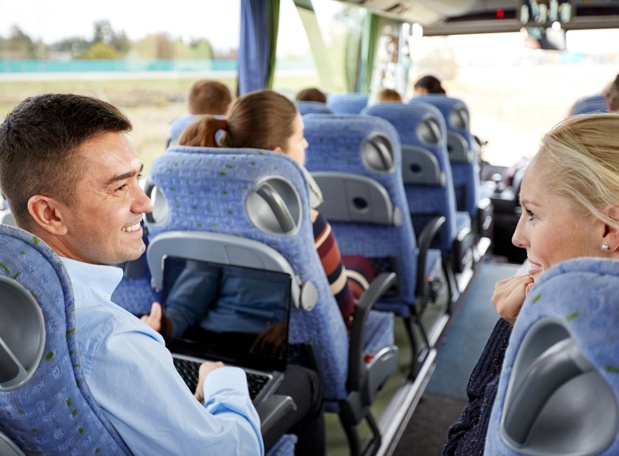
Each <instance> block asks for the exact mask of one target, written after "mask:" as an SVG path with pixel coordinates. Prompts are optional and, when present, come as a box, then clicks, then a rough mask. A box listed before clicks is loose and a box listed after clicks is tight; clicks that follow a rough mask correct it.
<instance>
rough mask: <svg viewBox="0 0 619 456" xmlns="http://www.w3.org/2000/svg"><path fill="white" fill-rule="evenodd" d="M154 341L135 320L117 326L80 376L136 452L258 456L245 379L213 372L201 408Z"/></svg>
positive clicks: (256, 422)
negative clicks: (204, 401) (82, 375)
mask: <svg viewBox="0 0 619 456" xmlns="http://www.w3.org/2000/svg"><path fill="white" fill-rule="evenodd" d="M138 325H139V326H138ZM142 328H143V329H142ZM155 336H156V335H155V334H154V333H150V331H149V330H148V329H147V328H146V327H145V326H144V325H142V324H141V323H139V322H138V321H134V322H131V321H126V320H124V321H121V322H119V323H118V324H117V325H115V327H113V328H112V329H111V330H110V332H109V333H108V334H106V335H105V336H103V337H101V338H100V341H99V342H98V343H97V344H96V347H95V348H94V350H93V355H94V356H93V358H92V362H91V363H90V366H89V368H88V369H87V372H85V374H87V378H86V381H87V383H88V386H89V388H90V390H91V391H92V393H93V395H94V397H95V399H96V400H97V402H98V403H99V405H100V406H101V407H102V409H103V411H104V413H105V414H106V416H107V417H108V419H109V420H110V422H111V423H112V424H113V425H114V427H115V428H116V430H117V431H118V432H119V434H120V435H121V437H122V438H123V440H124V441H125V443H127V445H128V446H129V448H130V449H131V450H132V451H133V453H134V454H155V453H158V454H205V453H208V454H211V453H212V454H251V455H260V454H263V453H264V447H263V442H262V436H261V434H260V419H259V417H258V414H257V412H256V410H255V408H254V407H253V405H252V403H251V400H250V398H249V395H248V391H247V381H246V377H245V373H244V372H243V371H242V370H241V369H238V368H233V367H221V368H218V369H216V370H214V371H212V372H210V373H209V375H208V377H207V378H206V380H205V381H204V396H205V400H206V406H204V405H202V404H201V403H200V402H198V400H196V398H195V397H194V395H193V392H191V391H189V389H188V388H187V386H186V385H185V383H184V382H183V380H182V379H181V377H180V376H179V375H178V373H177V372H176V369H175V368H174V366H173V364H172V358H171V355H170V353H169V351H168V350H167V349H166V348H165V347H164V346H163V345H162V344H161V343H160V340H159V339H158V338H156V337H155Z"/></svg>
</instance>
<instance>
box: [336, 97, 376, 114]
mask: <svg viewBox="0 0 619 456" xmlns="http://www.w3.org/2000/svg"><path fill="white" fill-rule="evenodd" d="M369 100H370V96H369V95H368V94H365V93H333V94H331V95H329V97H328V102H327V106H328V107H329V108H330V109H331V111H333V113H334V114H359V113H360V112H361V111H362V110H363V109H364V108H365V107H366V106H367V105H368V101H369Z"/></svg>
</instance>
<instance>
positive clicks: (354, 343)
mask: <svg viewBox="0 0 619 456" xmlns="http://www.w3.org/2000/svg"><path fill="white" fill-rule="evenodd" d="M396 278H397V276H396V274H395V272H383V273H382V274H379V275H378V277H376V278H375V279H374V280H373V281H372V283H371V284H370V287H369V288H368V289H367V290H365V293H363V295H362V296H361V299H359V301H358V302H357V306H356V308H355V318H354V319H353V324H352V331H351V333H350V348H349V352H348V379H347V387H348V389H349V390H351V391H358V390H359V388H360V385H361V384H362V378H363V372H364V371H363V363H364V360H363V340H364V337H363V336H364V334H365V323H366V321H367V319H368V315H369V313H370V310H371V309H372V306H373V305H374V303H375V302H376V301H378V299H379V298H380V297H381V296H382V295H383V294H385V292H386V291H387V290H389V289H390V288H391V287H392V286H393V284H394V283H395V281H396Z"/></svg>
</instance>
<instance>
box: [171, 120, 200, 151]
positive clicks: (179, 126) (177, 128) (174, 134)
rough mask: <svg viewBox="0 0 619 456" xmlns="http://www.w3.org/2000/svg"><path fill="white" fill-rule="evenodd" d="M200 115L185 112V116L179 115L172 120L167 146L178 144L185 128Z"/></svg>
mask: <svg viewBox="0 0 619 456" xmlns="http://www.w3.org/2000/svg"><path fill="white" fill-rule="evenodd" d="M198 117H199V116H198V115H197V114H185V115H184V116H181V117H178V118H176V119H174V120H173V121H172V122H170V126H169V129H168V142H167V144H166V148H167V147H170V146H173V145H175V144H177V143H178V138H179V137H180V136H181V133H182V132H183V130H184V129H185V128H187V126H188V125H189V124H190V123H191V122H193V121H194V120H196V118H198Z"/></svg>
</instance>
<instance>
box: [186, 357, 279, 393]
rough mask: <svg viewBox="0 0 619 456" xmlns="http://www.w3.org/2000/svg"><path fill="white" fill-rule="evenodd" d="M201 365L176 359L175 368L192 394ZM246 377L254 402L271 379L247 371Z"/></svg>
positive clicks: (196, 384)
mask: <svg viewBox="0 0 619 456" xmlns="http://www.w3.org/2000/svg"><path fill="white" fill-rule="evenodd" d="M200 364H201V363H199V362H196V361H189V360H186V359H178V358H174V367H176V370H177V371H178V373H179V374H180V376H181V377H182V379H183V380H184V381H185V383H186V384H187V386H188V387H189V389H190V391H191V392H192V393H194V392H195V391H196V387H197V386H198V371H199V369H200ZM245 375H246V376H247V386H248V388H249V397H250V398H251V399H252V400H253V399H254V398H255V397H256V396H257V395H258V393H259V392H260V391H262V388H264V385H266V383H267V381H268V380H269V377H267V376H266V375H260V374H254V373H250V372H247V371H245Z"/></svg>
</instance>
